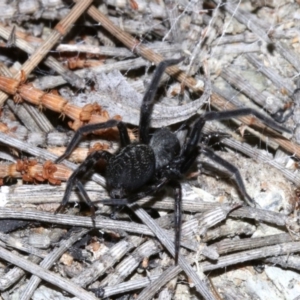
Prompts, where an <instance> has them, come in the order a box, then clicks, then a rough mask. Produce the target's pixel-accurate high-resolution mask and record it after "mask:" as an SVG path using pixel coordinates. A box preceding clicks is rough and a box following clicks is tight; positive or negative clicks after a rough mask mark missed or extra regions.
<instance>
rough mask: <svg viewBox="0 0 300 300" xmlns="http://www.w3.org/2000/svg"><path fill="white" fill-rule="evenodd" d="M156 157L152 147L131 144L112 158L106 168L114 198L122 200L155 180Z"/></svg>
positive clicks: (108, 182) (109, 187)
mask: <svg viewBox="0 0 300 300" xmlns="http://www.w3.org/2000/svg"><path fill="white" fill-rule="evenodd" d="M154 174H155V156H154V153H153V150H152V149H151V147H150V146H148V145H144V144H130V145H128V146H126V147H125V148H123V149H121V151H120V152H119V153H118V154H116V155H115V156H112V157H111V159H110V160H109V162H108V164H107V167H106V183H107V186H108V189H109V190H110V195H111V197H112V198H122V197H124V196H126V194H127V193H130V192H132V191H135V190H138V189H139V188H141V187H142V186H144V185H145V184H146V183H147V182H149V181H150V180H151V179H153V176H154Z"/></svg>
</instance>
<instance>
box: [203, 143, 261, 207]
mask: <svg viewBox="0 0 300 300" xmlns="http://www.w3.org/2000/svg"><path fill="white" fill-rule="evenodd" d="M200 152H201V153H203V154H204V155H206V156H207V157H209V158H210V159H211V160H213V161H215V162H216V163H218V164H219V165H221V166H222V167H224V168H225V169H227V170H228V171H229V172H230V173H231V174H232V179H233V180H234V181H235V183H236V185H237V187H238V189H239V191H240V193H241V194H242V196H243V198H244V199H245V200H246V202H247V203H248V204H249V205H250V206H252V207H255V205H256V204H255V202H254V201H253V199H252V198H251V197H250V196H249V195H248V193H247V191H246V188H245V185H244V182H243V179H242V176H241V174H240V172H239V170H238V168H237V167H235V166H234V165H232V164H231V163H229V162H228V161H226V160H225V159H223V158H222V157H221V156H219V155H217V154H215V153H214V152H213V151H212V150H211V149H209V148H208V147H203V148H201V149H200Z"/></svg>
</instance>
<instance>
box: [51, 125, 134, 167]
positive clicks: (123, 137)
mask: <svg viewBox="0 0 300 300" xmlns="http://www.w3.org/2000/svg"><path fill="white" fill-rule="evenodd" d="M115 126H117V127H118V129H119V133H120V141H121V146H122V147H124V146H126V145H128V144H130V139H129V136H128V132H127V129H126V126H125V124H124V123H123V122H121V121H118V120H109V121H107V122H105V123H97V124H88V125H85V126H82V127H80V128H79V129H78V130H77V131H76V132H75V134H74V136H73V138H72V140H71V142H70V143H69V145H68V147H67V149H66V151H65V153H64V154H62V155H61V156H60V157H59V158H57V159H56V160H55V163H60V162H61V161H62V160H64V159H65V158H66V157H68V156H69V155H70V154H71V153H72V151H73V150H74V148H75V147H76V146H77V145H78V143H79V141H80V140H81V137H82V135H83V134H86V133H91V132H93V131H95V130H99V129H106V128H111V127H115Z"/></svg>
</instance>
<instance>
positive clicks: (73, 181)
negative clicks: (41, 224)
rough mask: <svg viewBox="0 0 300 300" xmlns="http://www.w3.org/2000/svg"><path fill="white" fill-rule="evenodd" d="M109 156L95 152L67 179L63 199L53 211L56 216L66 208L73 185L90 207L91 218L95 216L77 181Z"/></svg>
mask: <svg viewBox="0 0 300 300" xmlns="http://www.w3.org/2000/svg"><path fill="white" fill-rule="evenodd" d="M111 156H112V154H111V153H109V152H107V151H95V152H93V153H91V154H90V155H89V156H88V157H87V158H86V160H85V161H84V162H83V163H82V164H81V165H80V166H79V167H78V168H77V169H76V170H75V171H74V172H73V173H72V175H71V176H70V177H69V179H68V181H67V187H66V190H65V194H64V197H63V199H62V201H61V204H60V206H59V207H58V208H57V210H56V211H55V213H56V214H57V213H59V212H60V211H62V210H63V209H64V208H65V207H66V206H67V204H68V200H69V198H70V194H71V191H72V188H73V186H74V185H75V186H76V187H77V188H78V190H79V193H80V194H81V196H82V197H83V199H84V200H85V201H86V203H87V204H88V206H89V207H90V209H91V212H92V216H95V206H94V204H93V203H92V201H91V200H90V198H89V196H88V195H87V193H86V191H85V190H84V187H83V185H82V184H81V182H80V181H79V179H80V178H82V177H83V176H84V175H85V174H86V173H87V172H88V171H90V170H91V169H92V168H93V167H94V166H95V164H96V163H97V162H98V161H99V159H104V160H106V161H108V160H109V159H110V157H111Z"/></svg>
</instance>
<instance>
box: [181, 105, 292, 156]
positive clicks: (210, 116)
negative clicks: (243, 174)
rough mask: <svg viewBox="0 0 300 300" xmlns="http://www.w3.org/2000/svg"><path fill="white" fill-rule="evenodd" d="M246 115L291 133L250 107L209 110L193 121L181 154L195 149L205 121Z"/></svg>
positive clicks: (187, 153)
mask: <svg viewBox="0 0 300 300" xmlns="http://www.w3.org/2000/svg"><path fill="white" fill-rule="evenodd" d="M246 115H253V116H255V117H256V118H258V119H259V120H261V121H262V122H263V123H265V124H266V125H267V126H269V127H271V128H272V129H274V130H277V131H283V132H288V133H291V131H290V130H289V129H287V128H285V127H284V126H281V125H279V124H278V123H276V122H275V121H274V120H272V119H271V118H268V117H266V116H265V115H263V114H261V113H260V112H258V111H256V110H255V109H252V108H239V109H235V110H228V111H209V112H206V113H204V114H202V115H201V116H200V117H199V118H198V120H197V121H196V122H195V123H194V125H193V127H192V129H191V131H190V133H189V134H188V137H187V139H186V142H185V144H184V146H183V147H182V151H181V155H183V156H188V155H189V154H190V153H191V152H192V151H193V150H194V149H195V147H197V144H198V142H199V140H200V137H201V131H202V129H203V126H204V125H205V122H207V121H213V120H226V119H230V118H236V117H241V116H246Z"/></svg>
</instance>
